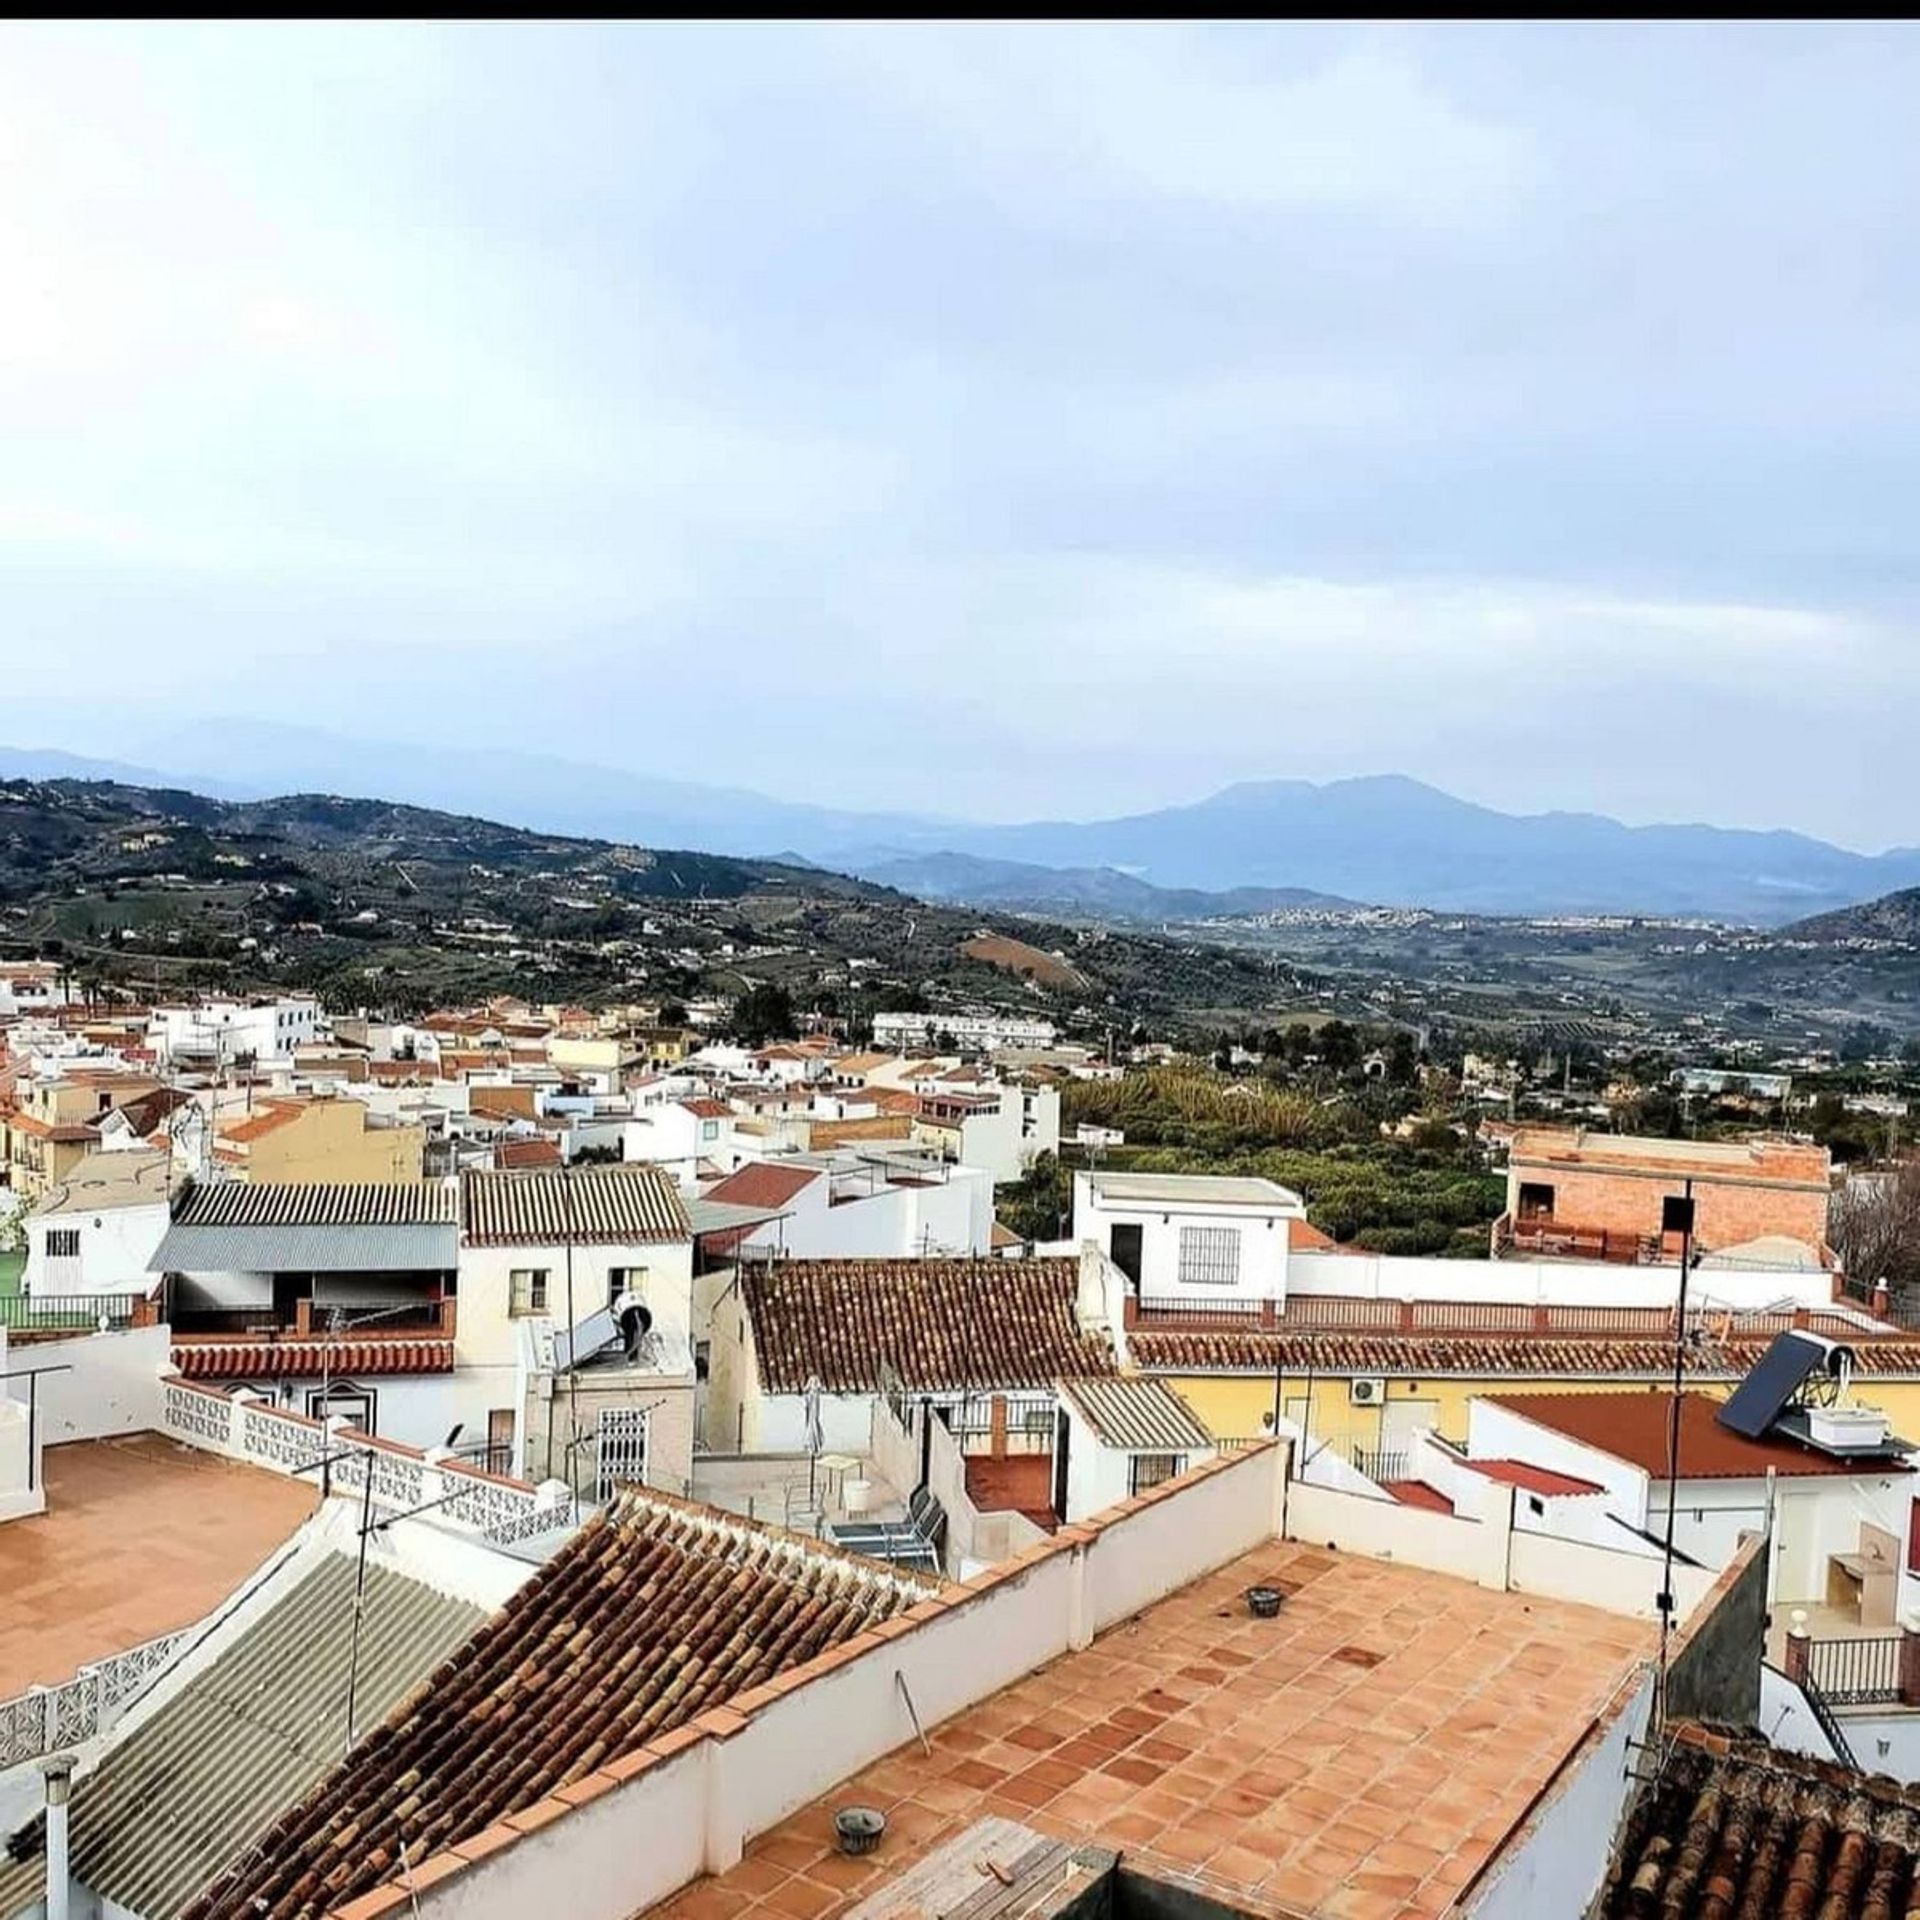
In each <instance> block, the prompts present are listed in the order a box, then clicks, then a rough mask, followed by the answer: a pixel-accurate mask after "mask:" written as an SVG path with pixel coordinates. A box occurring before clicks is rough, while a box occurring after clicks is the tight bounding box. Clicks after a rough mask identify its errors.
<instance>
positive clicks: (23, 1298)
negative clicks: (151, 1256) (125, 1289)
mask: <svg viewBox="0 0 1920 1920" xmlns="http://www.w3.org/2000/svg"><path fill="white" fill-rule="evenodd" d="M144 1304H145V1301H144V1299H143V1297H142V1296H141V1295H140V1294H137V1293H9V1294H0V1327H5V1328H6V1329H7V1330H8V1332H10V1333H86V1332H91V1331H92V1330H93V1329H94V1328H95V1327H97V1326H98V1325H99V1324H100V1322H101V1321H102V1320H103V1319H104V1320H105V1321H106V1322H107V1324H108V1325H109V1326H110V1327H130V1326H132V1325H133V1321H134V1314H135V1311H136V1309H137V1308H139V1307H140V1306H143V1305H144Z"/></svg>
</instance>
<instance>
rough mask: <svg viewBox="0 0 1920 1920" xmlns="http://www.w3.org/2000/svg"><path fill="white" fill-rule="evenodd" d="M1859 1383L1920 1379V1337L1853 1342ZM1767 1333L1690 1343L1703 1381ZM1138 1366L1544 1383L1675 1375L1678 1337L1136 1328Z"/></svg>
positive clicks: (1692, 1370) (1731, 1372)
mask: <svg viewBox="0 0 1920 1920" xmlns="http://www.w3.org/2000/svg"><path fill="white" fill-rule="evenodd" d="M1848 1345H1849V1347H1850V1348H1851V1350H1852V1352H1853V1355H1854V1378H1855V1379H1856V1380H1871V1379H1886V1380H1906V1379H1920V1340H1916V1339H1912V1338H1900V1339H1877V1340H1876V1339H1869V1338H1863V1337H1860V1336H1859V1335H1857V1334H1856V1335H1855V1336H1854V1337H1853V1338H1852V1339H1850V1340H1849V1341H1848ZM1766 1347H1767V1342H1766V1340H1764V1339H1749V1338H1740V1337H1736V1338H1734V1339H1731V1340H1725V1339H1717V1338H1714V1337H1711V1336H1710V1335H1707V1336H1703V1337H1701V1338H1699V1339H1697V1340H1689V1343H1688V1345H1687V1349H1686V1353H1685V1357H1684V1364H1685V1366H1686V1370H1687V1373H1688V1374H1689V1375H1690V1376H1691V1377H1693V1378H1695V1379H1703V1380H1737V1379H1739V1378H1741V1377H1742V1376H1743V1375H1744V1374H1745V1373H1746V1372H1747V1370H1748V1368H1749V1367H1751V1366H1752V1365H1753V1363H1754V1362H1755V1361H1756V1360H1757V1359H1759V1357H1760V1355H1761V1354H1762V1353H1764V1352H1765V1351H1766ZM1127 1348H1128V1351H1129V1352H1130V1353H1131V1354H1132V1356H1133V1358H1134V1360H1135V1362H1136V1363H1137V1364H1138V1365H1139V1366H1141V1367H1143V1368H1145V1369H1147V1370H1149V1371H1151V1372H1155V1373H1187V1372H1194V1373H1266V1374H1271V1373H1272V1372H1273V1369H1274V1368H1275V1366H1276V1365H1277V1366H1279V1367H1281V1368H1282V1369H1283V1370H1285V1371H1288V1372H1293V1371H1298V1370H1302V1369H1305V1368H1306V1367H1309V1366H1312V1367H1315V1368H1317V1369H1318V1370H1319V1371H1320V1372H1323V1373H1384V1374H1394V1375H1407V1376H1411V1377H1412V1378H1414V1379H1419V1378H1420V1377H1421V1376H1422V1375H1424V1374H1461V1375H1474V1376H1479V1375H1485V1374H1515V1375H1518V1376H1520V1377H1522V1378H1536V1379H1603V1380H1614V1379H1617V1380H1663V1379H1664V1380H1670V1379H1672V1377H1673V1341H1672V1338H1671V1337H1668V1338H1666V1339H1659V1338H1654V1337H1651V1336H1650V1337H1647V1338H1644V1339H1641V1338H1634V1337H1631V1336H1614V1335H1605V1334H1602V1335H1594V1334H1584V1335H1583V1334H1567V1335H1560V1334H1527V1333H1444V1332H1433V1333H1405V1334H1397V1333H1343V1332H1339V1331H1328V1332H1315V1331H1312V1330H1311V1329H1301V1330H1299V1331H1289V1332H1278V1331H1276V1332H1272V1333H1267V1332H1263V1331H1261V1329H1260V1328H1258V1327H1254V1326H1249V1327H1211V1328H1208V1327H1193V1328H1164V1329H1163V1328H1159V1327H1149V1326H1145V1325H1142V1326H1140V1327H1137V1328H1135V1329H1133V1330H1131V1331H1129V1333H1128V1334H1127Z"/></svg>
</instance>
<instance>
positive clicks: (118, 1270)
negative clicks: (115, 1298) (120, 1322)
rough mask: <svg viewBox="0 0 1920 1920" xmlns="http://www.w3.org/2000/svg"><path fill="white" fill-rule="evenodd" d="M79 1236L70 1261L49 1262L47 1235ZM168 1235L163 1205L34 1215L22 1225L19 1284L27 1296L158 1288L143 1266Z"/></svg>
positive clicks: (153, 1275)
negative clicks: (24, 1251) (23, 1256)
mask: <svg viewBox="0 0 1920 1920" xmlns="http://www.w3.org/2000/svg"><path fill="white" fill-rule="evenodd" d="M62 1230H69V1231H74V1232H77V1233H78V1234H79V1236H80V1251H79V1253H78V1254H77V1255H75V1256H70V1257H69V1256H63V1257H61V1258H58V1259H49V1258H48V1255H47V1235H48V1233H49V1232H58V1231H62ZM166 1231H167V1203H166V1201H165V1200H164V1199H161V1200H157V1201H155V1202H154V1203H153V1204H152V1205H151V1206H139V1207H107V1208H104V1209H103V1210H102V1211H101V1212H99V1213H86V1212H73V1211H69V1212H64V1213H46V1214H35V1215H33V1216H32V1217H31V1218H29V1220H28V1221H27V1265H26V1270H25V1272H24V1273H23V1274H22V1275H21V1279H20V1284H21V1286H22V1287H23V1288H24V1289H25V1290H26V1291H27V1292H28V1293H40V1294H61V1293H139V1294H146V1293H150V1292H152V1290H153V1289H154V1288H155V1287H157V1286H158V1285H159V1284H160V1276H159V1275H158V1274H157V1273H149V1272H148V1271H147V1262H148V1261H150V1260H151V1259H152V1258H153V1256H154V1254H155V1252H156V1251H157V1250H158V1248H159V1245H160V1242H161V1240H162V1239H163V1238H164V1237H165V1234H166Z"/></svg>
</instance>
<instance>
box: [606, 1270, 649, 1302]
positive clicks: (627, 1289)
mask: <svg viewBox="0 0 1920 1920" xmlns="http://www.w3.org/2000/svg"><path fill="white" fill-rule="evenodd" d="M623 1293H630V1294H632V1295H633V1297H634V1298H635V1299H636V1300H642V1301H644V1300H645V1299H646V1297H647V1270H646V1268H645V1267H609V1268H608V1269H607V1305H608V1306H612V1305H613V1304H614V1302H615V1301H616V1300H618V1299H619V1298H620V1296H621V1295H622V1294H623Z"/></svg>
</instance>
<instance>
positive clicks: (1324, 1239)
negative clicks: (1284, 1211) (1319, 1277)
mask: <svg viewBox="0 0 1920 1920" xmlns="http://www.w3.org/2000/svg"><path fill="white" fill-rule="evenodd" d="M1287 1251H1288V1252H1289V1253H1338V1252H1339V1251H1340V1243H1339V1241H1337V1240H1336V1239H1335V1238H1334V1237H1333V1235H1332V1234H1330V1233H1323V1232H1322V1231H1321V1230H1320V1229H1319V1228H1318V1227H1316V1226H1315V1225H1314V1224H1313V1222H1312V1221H1311V1220H1289V1221H1288V1222H1287Z"/></svg>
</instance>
